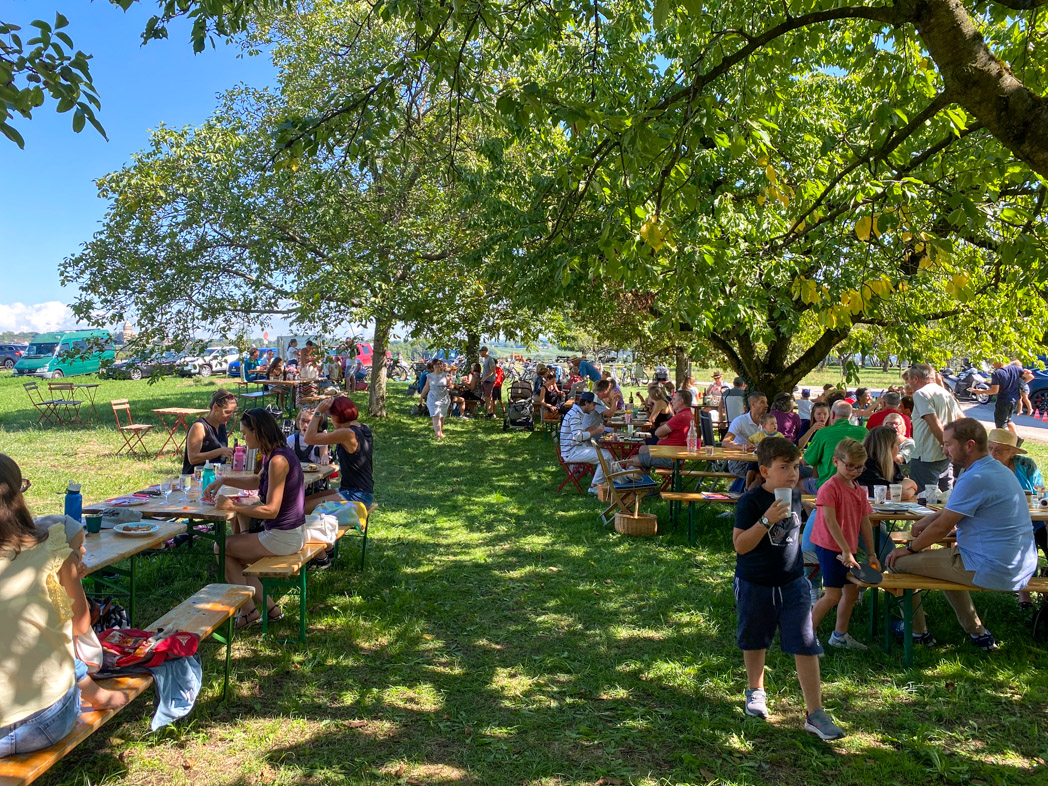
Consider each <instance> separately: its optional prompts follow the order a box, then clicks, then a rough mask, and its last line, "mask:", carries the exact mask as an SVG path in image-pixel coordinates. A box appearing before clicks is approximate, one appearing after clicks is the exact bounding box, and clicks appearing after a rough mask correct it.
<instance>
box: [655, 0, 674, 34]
mask: <svg viewBox="0 0 1048 786" xmlns="http://www.w3.org/2000/svg"><path fill="white" fill-rule="evenodd" d="M669 15H670V0H655V6H654V7H653V8H652V10H651V21H652V24H653V26H654V27H655V29H656V30H662V29H663V28H664V27H666V19H667V17H669Z"/></svg>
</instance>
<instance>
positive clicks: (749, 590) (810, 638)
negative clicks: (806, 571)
mask: <svg viewBox="0 0 1048 786" xmlns="http://www.w3.org/2000/svg"><path fill="white" fill-rule="evenodd" d="M735 604H736V609H737V612H738V615H739V628H738V635H737V637H736V642H737V644H738V647H739V649H740V650H766V649H768V648H769V647H770V646H771V643H772V642H773V641H774V640H775V630H776V629H778V630H779V644H780V646H781V647H782V651H783V652H786V653H789V654H790V655H821V654H822V647H821V646H819V641H818V639H816V638H815V631H814V630H813V629H812V625H811V584H810V583H809V582H808V580H807V579H806V578H804V577H803V576H801V577H800V578H799V579H794V580H793V581H791V582H790V583H789V584H786V585H784V586H782V587H765V586H762V585H760V584H753V583H751V582H749V581H746V580H745V579H740V578H739V577H738V576H736V577H735Z"/></svg>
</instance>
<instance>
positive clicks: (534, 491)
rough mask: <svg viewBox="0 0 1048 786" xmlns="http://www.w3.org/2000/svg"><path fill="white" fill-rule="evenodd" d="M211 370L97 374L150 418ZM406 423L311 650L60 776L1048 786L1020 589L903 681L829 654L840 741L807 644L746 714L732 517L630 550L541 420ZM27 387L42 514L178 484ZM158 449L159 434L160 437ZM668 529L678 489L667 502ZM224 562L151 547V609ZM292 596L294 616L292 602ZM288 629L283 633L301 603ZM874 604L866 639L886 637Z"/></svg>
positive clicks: (96, 750) (401, 404)
mask: <svg viewBox="0 0 1048 786" xmlns="http://www.w3.org/2000/svg"><path fill="white" fill-rule="evenodd" d="M211 388H212V386H211V385H210V384H199V383H180V382H176V381H171V380H169V381H165V382H162V383H160V384H159V385H156V386H153V387H147V386H146V384H145V383H110V382H107V383H104V387H103V388H102V389H101V391H100V396H99V400H100V401H108V399H109V398H115V397H124V396H127V397H129V398H131V399H132V400H133V410H134V413H135V417H136V419H139V418H141V419H142V420H145V421H147V422H148V421H149V420H150V415H149V410H151V409H153V408H154V407H155V406H159V405H161V403H162V404H168V405H170V404H173V403H175V402H178V403H180V404H182V405H184V406H192V405H198V404H200V403H201V402H203V401H206V399H207V397H208V396H209V394H210V390H211ZM392 403H393V410H394V412H393V416H392V417H390V418H389V419H387V420H385V421H382V422H375V423H373V424H372V426H373V428H374V429H375V434H376V478H377V488H376V496H377V499H378V502H379V505H380V512H379V513H378V514H377V516H376V518H375V520H374V529H373V532H372V540H371V546H370V548H369V557H368V566H367V569H366V570H365V571H364V572H359V571H358V570H357V569H356V565H355V561H354V558H355V557H356V556H357V554H358V552H357V551H356V548H355V547H354V546H353V545H349V546H348V547H347V548H346V551H345V553H344V554H343V555H342V558H341V561H340V564H339V565H338V566H337V567H335V568H332V569H331V570H329V571H327V572H323V573H315V574H313V575H312V576H311V578H310V595H309V608H310V614H309V619H310V626H309V643H308V646H306V647H304V648H300V647H298V646H294V645H279V644H275V643H272V642H270V641H268V640H263V639H261V637H260V635H259V631H258V629H257V628H256V629H252V630H250V631H248V632H246V633H245V634H244V635H241V636H240V637H239V638H238V640H237V643H236V644H235V647H234V667H235V673H234V680H233V688H232V697H231V699H230V701H229V702H228V704H223V703H221V701H220V699H219V691H220V687H221V679H220V675H221V670H220V661H219V659H218V657H217V649H215V648H207V654H206V657H205V669H204V670H205V688H204V691H203V693H202V694H201V697H200V700H199V702H198V704H197V707H196V709H195V710H194V712H193V714H192V715H191V717H190V718H189V719H188V720H186V721H183V722H182V723H180V724H178V725H177V726H176V727H175V728H169V729H167V730H164V731H162V732H160V733H157V734H151V733H149V732H148V731H147V729H148V725H147V719H148V716H149V714H150V713H151V708H150V705H149V702H148V700H145V699H140V700H138V701H137V702H136V703H135V705H133V706H132V707H131V708H129V709H128V710H127V711H125V712H124V713H122V714H121V715H119V716H118V717H117V719H116V720H114V721H113V722H112V723H110V724H109V725H108V726H107V727H105V729H104V730H103V731H102V732H101V733H99V734H96V735H95V736H94V737H93V738H91V739H90V740H88V741H87V742H85V743H84V744H83V745H82V746H81V747H80V748H79V749H78V750H77V751H76V752H75V753H74V754H72V755H71V756H69V757H68V758H67V759H66V760H64V761H63V762H62V763H61V764H59V765H58V766H57V767H56V768H55V770H54V771H53V773H52V774H50V775H49V776H47V777H46V778H45V779H44V780H42V781H41V783H44V784H47V786H54V785H55V784H84V783H92V784H98V783H106V784H119V785H120V786H123V785H125V784H154V783H156V784H160V783H163V784H215V785H216V786H241V785H245V786H246V784H255V783H266V784H269V783H272V784H383V785H385V784H420V783H421V784H452V783H455V784H457V783H470V784H485V785H487V784H544V785H547V786H552V785H553V784H557V785H562V784H563V785H566V784H580V785H581V784H597V783H603V784H605V785H607V784H616V783H623V784H625V783H629V784H638V785H643V786H655V785H656V784H700V783H701V784H705V783H711V782H716V783H725V784H763V783H775V784H798V786H799V785H800V784H813V783H834V784H863V785H867V784H869V785H870V786H873V785H874V784H877V785H878V786H879V785H880V784H882V783H885V782H892V783H895V782H902V783H918V782H923V783H932V784H939V783H966V782H970V783H973V784H1001V785H1002V786H1004V785H1005V784H1007V785H1008V786H1010V785H1011V784H1027V783H1028V784H1039V783H1045V782H1046V781H1048V767H1046V764H1045V759H1046V758H1048V742H1046V739H1048V736H1046V733H1048V720H1046V718H1048V715H1046V709H1048V676H1046V674H1045V667H1046V665H1048V659H1046V658H1045V646H1044V644H1043V643H1036V642H1032V641H1031V640H1030V636H1029V631H1028V618H1027V617H1026V616H1025V615H1024V614H1023V613H1021V612H1020V611H1019V610H1018V608H1017V606H1016V604H1015V602H1014V599H1013V598H1011V597H1009V596H1006V595H1004V594H992V595H990V594H986V595H979V596H977V598H976V603H977V605H978V606H979V608H980V610H981V611H982V612H983V614H984V616H985V618H986V619H987V621H988V623H989V625H990V627H991V629H992V630H993V631H994V633H995V634H996V635H998V636H999V637H1000V638H1001V639H1002V640H1003V641H1004V647H1003V649H1002V650H1001V652H1000V653H998V654H997V655H995V656H993V657H985V656H983V655H982V654H981V653H979V652H977V651H975V650H973V649H972V648H971V647H970V645H968V644H967V643H966V642H965V641H964V634H963V633H962V631H961V630H960V629H959V627H958V626H957V624H956V621H955V620H954V619H953V617H952V614H951V613H950V611H949V608H948V606H947V605H946V604H945V603H944V602H943V600H942V599H941V598H940V597H934V598H932V599H931V600H930V601H929V607H930V608H929V612H930V619H931V620H932V621H933V624H934V629H935V633H936V636H937V637H938V638H939V639H940V641H941V642H942V646H941V647H939V648H938V649H936V650H933V651H929V650H924V649H921V650H919V651H918V652H917V656H916V665H915V667H914V668H913V669H905V668H903V666H902V664H901V657H900V653H899V651H898V649H896V650H895V652H894V653H893V654H892V655H886V654H885V653H884V652H883V651H882V650H881V649H880V648H879V647H873V648H871V649H870V650H869V651H868V652H837V651H830V652H829V653H828V654H827V656H826V658H825V659H824V661H823V675H824V683H825V703H826V705H827V707H828V708H829V709H830V711H831V712H832V713H833V714H834V715H835V716H836V717H837V718H838V719H839V720H840V722H841V723H842V724H843V725H844V726H845V728H846V729H847V731H848V732H849V737H848V738H847V739H845V740H843V741H841V742H839V743H836V744H833V745H827V744H825V743H822V742H819V741H818V740H816V739H814V738H812V737H810V736H809V735H806V734H805V733H804V732H803V731H802V729H801V712H802V706H803V704H802V701H801V697H800V692H799V689H798V687H797V685H796V680H795V677H794V675H793V667H792V659H791V658H788V657H786V656H784V655H783V654H782V653H780V652H779V651H778V650H773V652H772V653H771V654H770V657H769V674H768V688H769V692H770V694H771V707H772V712H773V718H772V720H771V722H770V723H761V722H759V721H755V720H753V719H747V718H744V716H743V714H742V711H741V701H740V700H741V695H742V690H743V688H744V687H745V682H744V676H743V671H742V664H741V659H740V657H739V653H738V651H737V650H736V649H735V646H734V624H735V623H734V614H733V607H732V596H731V571H732V565H733V558H732V555H731V551H730V521H727V520H724V519H718V518H716V517H715V515H713V513H712V512H706V511H704V512H703V515H702V516H701V517H700V521H699V528H700V529H699V532H700V537H699V545H698V546H697V547H696V548H689V547H687V546H686V544H685V543H684V542H683V539H682V537H681V536H680V535H679V534H670V535H667V536H663V537H658V538H653V539H627V538H622V537H620V536H617V535H615V534H613V533H609V532H607V531H605V530H604V529H603V528H601V526H600V525H599V523H598V520H597V515H596V514H597V510H598V503H596V501H595V500H594V499H593V498H591V497H586V498H582V497H579V496H578V495H576V494H574V493H570V494H569V493H567V492H564V493H561V494H556V493H555V488H556V485H557V484H559V482H560V480H559V473H560V471H559V469H558V468H557V466H556V464H555V463H554V461H553V455H552V450H553V448H552V444H551V443H550V441H548V440H547V439H546V438H545V437H543V436H542V435H540V434H538V433H536V434H526V433H519V432H517V433H510V434H504V433H503V432H502V431H501V424H500V423H499V422H491V421H471V422H460V421H454V422H452V423H451V424H449V426H448V428H447V433H448V438H447V439H446V440H445V441H444V442H443V443H440V444H435V443H434V442H433V441H432V439H431V429H430V428H429V423H428V421H426V420H424V419H415V418H410V417H408V416H407V415H406V414H405V413H406V410H407V399H406V397H404V396H402V395H401V394H400V393H395V394H394V396H393V397H392ZM26 406H27V405H26V403H25V401H24V394H23V393H22V390H21V387H20V385H17V383H16V382H15V381H14V380H11V379H9V378H0V412H2V413H3V430H2V431H0V446H2V447H0V449H2V450H3V451H4V452H7V453H10V454H11V455H13V456H15V457H16V458H17V459H18V460H19V462H20V463H21V464H22V465H23V467H24V468H25V469H26V474H27V475H30V476H31V477H32V478H33V488H32V489H31V490H30V495H29V496H30V502H31V504H32V505H33V508H34V510H35V511H37V512H39V513H45V512H54V511H56V510H58V509H60V506H61V498H60V497H59V496H57V492H59V491H60V490H61V488H62V487H63V486H64V482H65V480H66V479H67V477H68V476H74V477H77V478H79V479H81V480H82V481H83V482H84V484H85V496H86V497H87V498H88V499H96V498H100V497H103V496H107V495H110V494H115V493H118V492H121V491H127V490H130V489H131V488H134V487H137V486H139V485H141V484H142V483H143V482H145V481H151V480H155V479H156V478H158V477H160V476H161V475H163V474H166V473H169V472H170V471H172V469H173V468H174V467H175V460H174V459H173V458H170V457H169V458H165V459H162V460H159V461H150V462H144V461H143V462H138V461H134V460H130V459H124V458H115V459H114V458H112V456H111V452H112V451H113V450H114V449H115V447H116V446H118V445H119V444H120V438H119V436H118V435H117V434H116V433H115V432H114V431H113V430H112V427H111V426H110V425H109V424H110V417H109V416H106V417H104V418H103V424H102V425H100V426H94V427H90V428H85V429H79V430H56V429H44V430H41V429H36V428H29V427H27V425H26V424H27V421H28V417H27V415H28V410H27V409H26ZM158 442H159V438H157V439H155V440H154V441H153V444H154V445H156V444H158ZM646 507H648V508H650V509H651V510H652V511H654V512H657V513H659V514H660V516H661V518H662V521H664V522H665V521H666V511H665V509H664V507H663V506H662V505H660V504H658V503H655V504H650V505H647V506H646ZM207 551H208V550H207V549H206V548H204V547H202V546H196V547H194V548H193V549H185V548H182V549H177V550H175V551H173V552H171V553H165V554H161V555H158V556H156V557H153V558H149V559H145V560H142V562H141V566H142V586H143V587H144V588H145V591H143V592H142V600H141V603H142V606H143V611H142V616H143V619H145V620H146V621H148V620H149V619H152V618H154V616H156V615H159V614H160V613H161V612H163V611H164V610H166V609H167V608H170V607H171V606H172V605H174V604H175V603H177V602H178V601H179V600H180V599H182V598H184V597H187V596H188V595H189V594H191V593H192V592H194V591H195V590H196V589H198V588H199V587H200V586H202V585H203V584H205V583H207V582H209V581H213V580H215V579H214V573H213V571H212V568H211V563H210V559H209V557H208V553H207ZM287 607H288V610H289V611H290V609H291V604H288V606H287ZM288 616H289V618H290V619H289V621H288V622H286V623H284V624H285V625H286V626H287V627H286V630H287V631H288V632H290V629H291V627H292V626H293V625H294V622H293V615H291V614H289V615H288ZM865 619H866V610H865V607H860V608H859V610H858V611H857V613H856V619H855V621H854V623H853V633H854V634H855V635H856V636H858V637H859V638H861V639H864V638H865V637H866V632H865V626H864V623H865Z"/></svg>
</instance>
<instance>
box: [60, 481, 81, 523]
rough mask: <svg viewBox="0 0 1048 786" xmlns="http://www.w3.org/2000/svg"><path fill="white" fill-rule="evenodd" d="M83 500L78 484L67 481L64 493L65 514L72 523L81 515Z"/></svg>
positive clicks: (78, 519)
mask: <svg viewBox="0 0 1048 786" xmlns="http://www.w3.org/2000/svg"><path fill="white" fill-rule="evenodd" d="M83 507H84V498H83V497H82V496H80V484H79V483H74V482H73V481H69V485H68V486H67V487H66V493H65V514H66V515H67V516H69V517H70V518H71V519H73V520H74V521H80V517H81V516H82V515H83Z"/></svg>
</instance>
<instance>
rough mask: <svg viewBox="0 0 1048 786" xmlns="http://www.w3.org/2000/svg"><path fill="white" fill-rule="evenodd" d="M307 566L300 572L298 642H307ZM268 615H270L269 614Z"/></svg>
mask: <svg viewBox="0 0 1048 786" xmlns="http://www.w3.org/2000/svg"><path fill="white" fill-rule="evenodd" d="M306 573H307V571H306V566H305V565H303V566H302V570H300V571H299V572H298V578H299V585H298V591H299V595H298V598H299V600H298V643H299V644H305V643H306ZM267 616H268V615H267Z"/></svg>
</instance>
